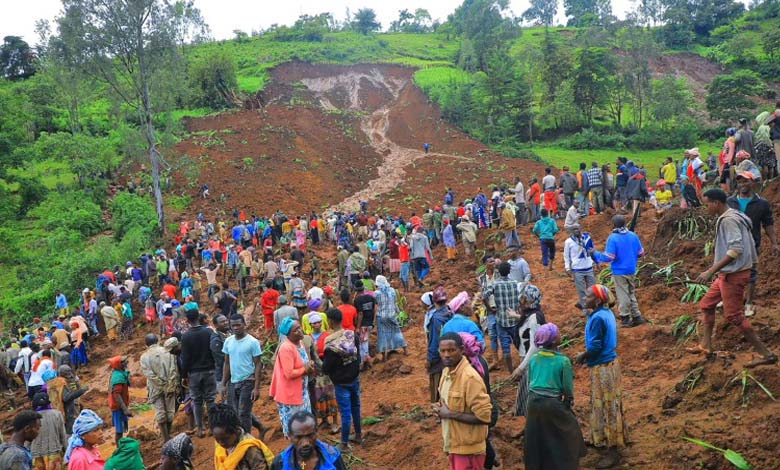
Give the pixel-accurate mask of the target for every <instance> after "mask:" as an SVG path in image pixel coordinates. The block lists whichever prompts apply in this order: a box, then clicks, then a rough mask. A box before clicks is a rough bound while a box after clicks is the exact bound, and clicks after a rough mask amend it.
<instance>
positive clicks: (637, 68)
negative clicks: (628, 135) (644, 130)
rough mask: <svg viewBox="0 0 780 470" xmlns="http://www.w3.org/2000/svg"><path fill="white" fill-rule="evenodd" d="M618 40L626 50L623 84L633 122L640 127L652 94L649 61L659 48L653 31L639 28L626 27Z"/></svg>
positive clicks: (657, 53)
mask: <svg viewBox="0 0 780 470" xmlns="http://www.w3.org/2000/svg"><path fill="white" fill-rule="evenodd" d="M619 40H620V42H621V44H622V45H623V50H624V51H625V52H626V54H625V56H624V57H622V58H621V60H622V61H623V62H624V64H625V66H624V67H623V71H624V77H625V86H626V87H627V89H628V92H629V94H630V96H631V107H632V109H633V113H632V115H633V124H634V125H635V126H636V127H637V128H641V127H642V126H643V125H644V124H645V117H646V115H647V110H648V107H649V105H650V101H651V95H652V93H651V92H652V89H651V84H650V80H651V79H652V77H653V71H652V69H651V68H650V61H652V60H654V59H655V58H656V57H657V56H658V55H659V54H660V49H659V46H658V44H657V43H656V41H655V39H654V35H653V32H652V31H649V30H644V29H640V28H627V29H626V30H625V31H624V32H623V33H622V34H621V35H620V36H619Z"/></svg>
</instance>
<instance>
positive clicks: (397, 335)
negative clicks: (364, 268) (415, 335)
mask: <svg viewBox="0 0 780 470" xmlns="http://www.w3.org/2000/svg"><path fill="white" fill-rule="evenodd" d="M374 297H375V298H376V306H377V309H376V312H377V313H376V317H377V345H378V347H379V356H378V358H377V360H379V361H382V360H383V359H384V357H385V354H386V353H390V351H395V350H398V349H402V350H403V352H404V355H406V354H407V351H406V340H405V339H404V335H403V333H401V324H400V323H399V321H398V316H399V314H400V313H401V311H400V310H399V309H398V303H397V302H396V292H395V289H393V288H392V287H390V283H389V282H387V278H386V277H385V276H377V277H376V291H375V292H374Z"/></svg>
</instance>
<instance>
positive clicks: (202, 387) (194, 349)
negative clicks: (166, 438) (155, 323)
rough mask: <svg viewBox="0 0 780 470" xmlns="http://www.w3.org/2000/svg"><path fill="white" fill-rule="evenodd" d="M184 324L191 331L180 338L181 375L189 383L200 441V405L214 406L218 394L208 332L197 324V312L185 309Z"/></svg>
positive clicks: (209, 333)
mask: <svg viewBox="0 0 780 470" xmlns="http://www.w3.org/2000/svg"><path fill="white" fill-rule="evenodd" d="M187 321H188V322H189V324H190V329H189V330H187V332H186V333H184V335H183V336H182V338H181V375H182V378H183V379H185V380H187V381H188V382H189V384H188V385H189V388H190V395H191V396H192V404H193V415H194V417H195V425H196V426H197V428H198V431H197V435H198V437H200V438H203V437H204V436H205V432H204V425H203V405H204V404H206V405H207V406H211V405H213V404H214V399H215V398H216V395H217V381H216V380H215V377H214V369H215V367H214V357H213V356H212V355H211V330H210V329H209V328H207V327H206V326H204V325H201V324H200V313H199V312H198V311H197V310H195V309H192V310H187Z"/></svg>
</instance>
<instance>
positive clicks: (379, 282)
mask: <svg viewBox="0 0 780 470" xmlns="http://www.w3.org/2000/svg"><path fill="white" fill-rule="evenodd" d="M376 286H377V287H378V288H379V290H387V289H389V288H390V283H389V282H387V278H386V277H384V276H377V277H376Z"/></svg>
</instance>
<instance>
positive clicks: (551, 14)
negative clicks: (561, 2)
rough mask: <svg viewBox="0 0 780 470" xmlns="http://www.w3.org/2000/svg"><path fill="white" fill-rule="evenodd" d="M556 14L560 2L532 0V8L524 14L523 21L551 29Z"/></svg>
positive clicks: (556, 0)
mask: <svg viewBox="0 0 780 470" xmlns="http://www.w3.org/2000/svg"><path fill="white" fill-rule="evenodd" d="M556 13H558V0H531V6H530V7H529V8H528V9H527V10H526V11H524V12H523V19H524V20H525V21H532V22H535V23H538V24H541V25H544V26H545V27H546V28H549V27H550V26H552V25H553V22H554V21H555V14H556Z"/></svg>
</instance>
